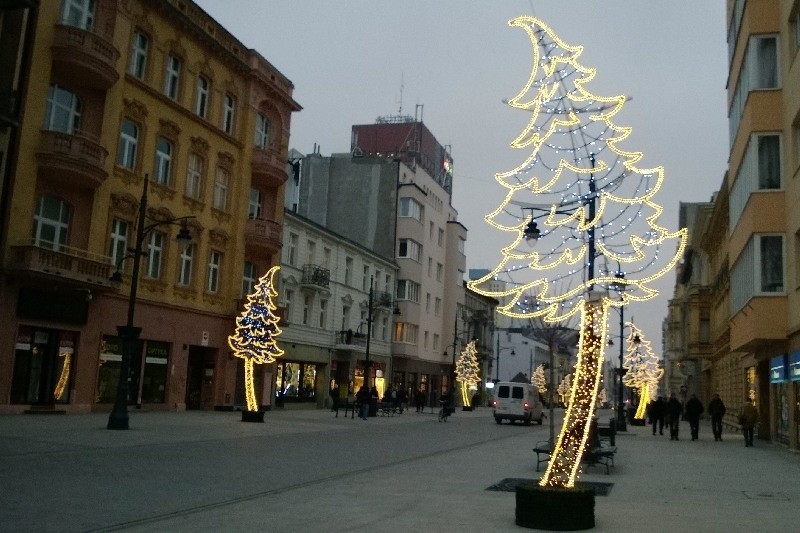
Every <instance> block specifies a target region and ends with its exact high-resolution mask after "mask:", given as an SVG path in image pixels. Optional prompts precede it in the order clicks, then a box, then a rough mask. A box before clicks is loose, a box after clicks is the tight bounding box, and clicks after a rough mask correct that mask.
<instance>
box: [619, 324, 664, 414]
mask: <svg viewBox="0 0 800 533" xmlns="http://www.w3.org/2000/svg"><path fill="white" fill-rule="evenodd" d="M627 325H628V328H629V330H628V344H627V347H628V349H627V353H626V354H625V359H624V360H623V361H622V366H623V368H626V369H627V370H628V371H627V372H626V373H625V376H623V378H622V382H623V383H624V384H625V385H626V386H628V387H631V388H633V389H638V390H639V405H638V406H637V408H636V414H634V415H633V418H635V419H638V420H644V418H645V416H646V415H647V404H648V403H650V401H651V400H653V398H654V396H655V394H656V391H657V390H658V382H659V380H660V379H661V376H663V375H664V369H662V368H660V367H659V364H658V357H657V356H656V355H655V354H654V353H653V348H652V345H651V343H650V341H649V340H647V339H646V338H645V336H644V334H643V333H642V330H641V329H639V328H638V327H637V326H636V325H635V324H634V323H633V322H628V323H627Z"/></svg>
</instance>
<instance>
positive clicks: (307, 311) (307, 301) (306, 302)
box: [303, 296, 311, 326]
mask: <svg viewBox="0 0 800 533" xmlns="http://www.w3.org/2000/svg"><path fill="white" fill-rule="evenodd" d="M310 316H311V296H306V297H304V298H303V325H306V326H307V325H308V319H309V317H310Z"/></svg>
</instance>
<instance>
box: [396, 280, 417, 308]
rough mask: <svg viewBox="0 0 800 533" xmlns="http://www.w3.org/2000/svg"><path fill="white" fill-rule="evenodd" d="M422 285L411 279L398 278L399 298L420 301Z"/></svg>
mask: <svg viewBox="0 0 800 533" xmlns="http://www.w3.org/2000/svg"><path fill="white" fill-rule="evenodd" d="M421 290H422V286H421V285H420V284H419V283H417V282H416V281H411V280H409V279H399V280H397V299H398V300H405V301H410V302H415V303H419V294H420V292H421Z"/></svg>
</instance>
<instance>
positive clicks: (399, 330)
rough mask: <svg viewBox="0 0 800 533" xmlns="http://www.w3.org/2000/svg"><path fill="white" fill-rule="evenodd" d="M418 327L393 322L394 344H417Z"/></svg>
mask: <svg viewBox="0 0 800 533" xmlns="http://www.w3.org/2000/svg"><path fill="white" fill-rule="evenodd" d="M418 331H419V326H417V325H416V324H409V323H407V322H395V324H394V342H402V343H405V344H417V334H418Z"/></svg>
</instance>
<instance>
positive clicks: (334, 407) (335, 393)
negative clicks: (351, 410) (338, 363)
mask: <svg viewBox="0 0 800 533" xmlns="http://www.w3.org/2000/svg"><path fill="white" fill-rule="evenodd" d="M330 395H331V411H334V412H335V413H336V418H339V384H338V383H336V382H334V384H333V387H331V390H330ZM344 416H347V412H345V414H344Z"/></svg>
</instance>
